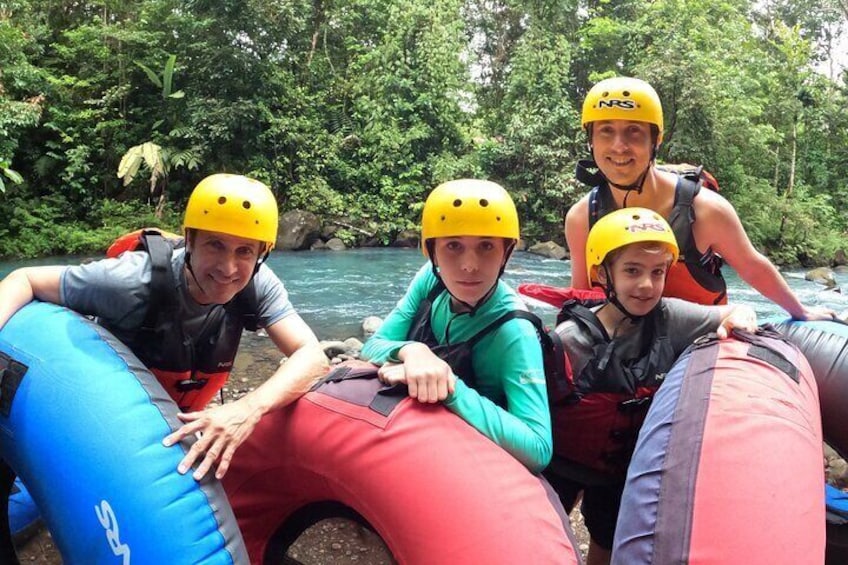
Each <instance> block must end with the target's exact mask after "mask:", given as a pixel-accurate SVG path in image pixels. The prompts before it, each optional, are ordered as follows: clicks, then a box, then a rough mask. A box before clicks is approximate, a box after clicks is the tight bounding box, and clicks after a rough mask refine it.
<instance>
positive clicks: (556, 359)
mask: <svg viewBox="0 0 848 565" xmlns="http://www.w3.org/2000/svg"><path fill="white" fill-rule="evenodd" d="M513 319H520V320H527V321H529V322H530V323H531V324H533V326H534V327H535V328H536V335H537V336H538V337H539V345H540V346H541V347H542V361H543V364H544V369H545V382H546V383H547V388H548V397H549V399H550V400H551V401H557V402H558V401H560V400H562V399H563V398H566V397H567V396H568V395H569V394H570V393H571V385H570V383H569V382H568V375H567V374H566V370H565V350H564V349H563V347H562V340H561V339H560V338H559V336H558V335H557V334H556V332H554V331H547V330H546V329H545V326H544V324H542V320H540V319H539V317H538V316H536V315H535V314H533V313H531V312H528V311H526V310H513V311H512V312H507V313H506V314H504V315H503V316H501V317H500V318H498V319H497V320H495V321H494V322H492V323H491V324H489V325H488V326H486V327H485V328H483V329H482V330H481V331H480V332H478V333H477V334H476V335H475V336H474V337H472V338H471V339H470V340H468V341H467V342H466V343H468V344H469V345H470V346H471V347H473V346H474V344H476V343H477V342H478V341H479V340H480V339H482V338H483V337H484V336H485V335H487V334H489V333H491V332H492V331H493V330H495V329H496V328H498V327H499V326H501V325H503V324H505V323H506V322H508V321H509V320H513Z"/></svg>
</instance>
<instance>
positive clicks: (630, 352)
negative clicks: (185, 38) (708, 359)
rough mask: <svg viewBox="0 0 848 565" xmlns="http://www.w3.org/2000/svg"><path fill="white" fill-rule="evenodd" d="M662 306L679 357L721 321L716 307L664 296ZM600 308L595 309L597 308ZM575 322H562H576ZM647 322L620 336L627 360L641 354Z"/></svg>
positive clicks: (667, 333) (640, 322)
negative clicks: (642, 331)
mask: <svg viewBox="0 0 848 565" xmlns="http://www.w3.org/2000/svg"><path fill="white" fill-rule="evenodd" d="M660 307H661V308H662V309H663V310H665V334H666V335H667V336H668V340H669V343H670V344H671V348H672V350H673V351H674V355H675V357H677V356H679V355H680V354H681V353H683V351H684V350H685V349H686V348H687V347H689V346H690V345H692V342H693V341H695V339H696V338H698V337H700V336H702V335H704V334H706V333H710V332H714V331H716V330H717V329H718V326H719V324H720V323H721V318H720V317H719V313H718V310H717V309H716V308H715V307H714V306H704V305H702V304H695V303H694V302H687V301H686V300H680V299H678V298H662V299H661V300H660ZM598 309H600V307H598V308H594V309H593V310H595V311H597V310H598ZM573 323H574V322H573V321H566V322H563V323H562V326H564V325H565V324H573ZM644 323H645V321H644V320H640V321H639V325H638V326H637V327H636V328H632V329H631V330H630V331H629V332H628V333H627V334H625V335H619V336H618V341H617V348H618V350H619V352H620V353H621V355H622V358H623V359H633V358H636V357H638V356H639V355H640V347H639V344H640V343H641V335H640V333H639V332H640V331H641V326H642V325H644Z"/></svg>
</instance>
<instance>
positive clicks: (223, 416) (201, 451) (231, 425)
mask: <svg viewBox="0 0 848 565" xmlns="http://www.w3.org/2000/svg"><path fill="white" fill-rule="evenodd" d="M261 416H262V413H261V411H259V410H257V409H255V408H254V407H253V406H251V403H250V400H249V398H248V397H244V398H241V399H239V400H237V401H235V402H232V403H230V404H224V405H223V406H216V407H213V408H207V409H206V410H203V411H200V412H189V413H187V414H178V417H179V418H180V420H182V421H183V422H184V423H185V425H183V426H182V427H180V429H178V430H177V431H175V432H174V433H172V434H170V435H168V436H167V437H165V439H164V440H162V443H163V444H164V445H165V447H170V446H172V445H174V444H176V443H177V442H179V441H180V440H182V439H183V438H185V437H188V436H190V435H198V438H199V439H198V440H197V441H196V442H195V443H194V445H192V446H191V449H189V450H188V453H186V455H185V457H183V460H182V461H180V464H179V466H178V467H177V471H179V472H180V473H182V474H185V473H187V472H188V470H189V469H190V468H191V467H192V466H193V465H194V464H195V463H197V462H199V465H198V466H197V469H195V471H194V473H193V474H192V476H193V477H194V479H195V480H197V481H199V480H200V479H202V478H203V477H204V476H205V475H206V473H207V472H208V471H209V470H210V469H212V468H213V467H216V471H215V478H217V479H221V478H223V477H224V475H225V474H226V473H227V469H229V467H230V462H231V461H232V459H233V455H234V454H235V452H236V449H238V447H239V446H240V445H241V444H242V442H243V441H244V440H245V439H247V437H248V436H249V435H250V434H251V432H253V429H254V428H255V427H256V424H257V423H258V422H259V419H260V418H261Z"/></svg>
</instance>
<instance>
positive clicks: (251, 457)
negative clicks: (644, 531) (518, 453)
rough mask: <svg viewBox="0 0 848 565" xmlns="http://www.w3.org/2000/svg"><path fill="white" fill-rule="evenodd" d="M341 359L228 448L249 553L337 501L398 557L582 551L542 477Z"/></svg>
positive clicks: (555, 559)
mask: <svg viewBox="0 0 848 565" xmlns="http://www.w3.org/2000/svg"><path fill="white" fill-rule="evenodd" d="M349 369H350V368H342V369H336V370H335V371H333V373H331V377H330V379H329V381H327V382H324V384H322V385H320V386H319V387H318V388H317V389H316V390H314V391H313V392H310V393H308V394H307V395H306V396H304V397H303V398H301V399H300V400H299V401H297V402H296V403H294V404H293V405H291V406H289V407H288V408H286V409H283V410H279V411H277V412H273V413H270V414H267V415H266V416H265V417H264V418H262V420H261V421H260V423H259V425H258V426H257V427H256V429H255V430H254V432H253V433H252V434H251V436H250V437H249V439H248V440H247V441H246V442H245V443H244V444H243V445H242V446H241V447H240V448H239V450H238V451H237V452H236V456H235V458H234V460H233V463H232V466H231V468H230V470H229V472H228V473H227V475H226V477H225V478H224V488H225V490H226V492H227V494H228V497H229V500H230V502H231V504H232V506H233V511H234V513H235V515H236V518H237V520H238V523H239V527H240V528H241V531H242V535H243V537H244V540H245V544H246V546H247V548H248V553H249V555H250V560H251V562H252V563H263V562H268V561H270V560H272V559H274V558H277V559H278V558H279V555H275V552H278V551H282V549H281V548H284V547H285V546H286V545H287V544H288V543H290V542H291V541H293V538H294V537H296V535H298V534H299V533H300V531H302V529H304V528H305V527H306V526H308V525H309V524H310V523H314V522H315V521H317V520H318V519H322V518H325V517H328V516H331V515H345V514H346V513H347V514H349V515H351V516H354V517H361V518H362V519H364V520H365V521H367V523H368V524H369V525H370V526H371V527H372V528H373V529H374V531H376V532H377V533H378V534H379V535H380V536H381V537H382V539H383V540H384V541H385V543H386V545H387V546H388V548H389V550H390V551H391V553H392V555H393V556H394V558H395V559H396V560H397V562H399V563H403V564H409V565H414V564H428V565H429V564H433V563H438V564H440V565H443V564H451V563H456V564H469V563H486V564H487V565H491V564H499V563H503V564H515V563H579V562H580V556H579V553H578V552H577V551H576V550H575V544H574V541H573V537H572V535H571V530H570V526H569V522H568V516H567V515H566V514H565V512H564V510H563V509H562V506H561V505H560V504H559V502H558V501H557V499H556V495H555V494H554V493H553V491H552V490H551V489H550V486H549V485H547V483H546V482H544V481H543V480H542V479H540V478H539V477H537V476H535V475H532V474H531V473H530V472H529V471H527V469H526V468H525V467H524V466H523V465H521V464H520V463H519V462H518V461H517V460H515V459H514V458H513V457H512V456H510V455H509V454H508V453H507V452H506V451H504V450H503V449H501V448H500V447H498V446H497V445H495V444H494V443H492V442H491V441H490V440H488V439H487V438H485V437H484V436H483V435H481V434H480V433H479V432H477V431H476V430H474V429H473V428H472V427H471V426H469V425H468V424H467V423H466V422H464V421H463V420H461V419H460V418H459V417H457V416H455V415H454V414H452V413H451V412H449V411H448V410H447V409H445V408H444V407H442V406H441V405H427V404H421V403H419V402H417V401H413V400H411V399H409V398H408V397H407V396H406V390H405V388H404V389H403V390H394V389H389V390H384V387H382V385H381V384H380V383H379V381H377V380H376V379H375V378H351V377H357V375H358V372H357V371H356V370H350V372H349V373H348V374H347V375H346V377H347V378H342V377H345V375H342V373H344V372H345V371H347V370H349ZM367 372H368V373H370V375H373V374H374V370H373V368H370V369H369V370H368V371H367ZM340 375H341V376H340ZM339 378H342V380H336V379H339Z"/></svg>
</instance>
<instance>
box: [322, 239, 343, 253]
mask: <svg viewBox="0 0 848 565" xmlns="http://www.w3.org/2000/svg"><path fill="white" fill-rule="evenodd" d="M327 249H329V250H330V251H344V250H345V249H347V246H346V245H345V244H344V241H342V240H340V239H339V238H337V237H334V238H332V239H331V240H330V241H328V242H327Z"/></svg>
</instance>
